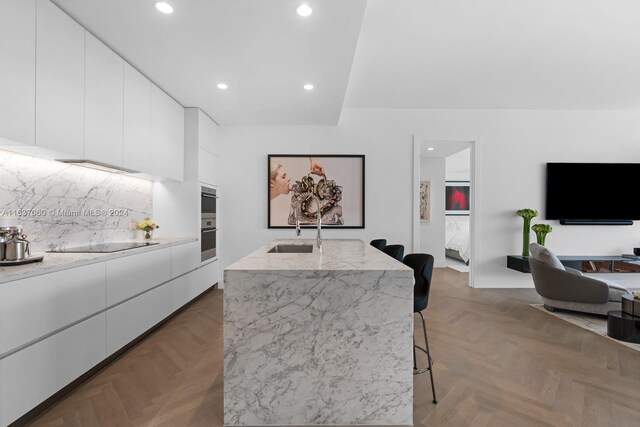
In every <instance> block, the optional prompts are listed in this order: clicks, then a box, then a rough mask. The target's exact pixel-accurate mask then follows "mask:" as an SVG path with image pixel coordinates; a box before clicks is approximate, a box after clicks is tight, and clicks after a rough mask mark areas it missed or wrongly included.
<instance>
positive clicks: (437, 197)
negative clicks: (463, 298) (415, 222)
mask: <svg viewBox="0 0 640 427" xmlns="http://www.w3.org/2000/svg"><path fill="white" fill-rule="evenodd" d="M420 180H421V181H431V219H430V220H429V221H420V252H423V253H427V254H431V255H433V257H434V261H435V263H434V266H435V267H445V266H446V262H445V258H444V244H445V241H444V231H445V227H444V218H445V216H444V199H445V197H444V196H445V194H444V181H445V158H444V157H423V158H421V159H420Z"/></svg>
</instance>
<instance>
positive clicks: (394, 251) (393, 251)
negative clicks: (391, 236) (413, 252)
mask: <svg viewBox="0 0 640 427" xmlns="http://www.w3.org/2000/svg"><path fill="white" fill-rule="evenodd" d="M382 252H384V253H385V254H387V255H389V256H390V257H391V258H395V259H397V260H398V261H400V262H402V256H403V255H404V246H402V245H389V246H385V248H384V249H383V250H382Z"/></svg>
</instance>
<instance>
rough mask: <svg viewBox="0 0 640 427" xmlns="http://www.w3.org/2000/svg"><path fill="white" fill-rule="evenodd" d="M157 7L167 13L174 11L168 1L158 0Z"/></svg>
mask: <svg viewBox="0 0 640 427" xmlns="http://www.w3.org/2000/svg"><path fill="white" fill-rule="evenodd" d="M156 9H158V10H159V11H160V12H162V13H165V14H167V15H168V14H170V13H173V6H171V5H170V4H169V3H167V2H166V1H158V2H156Z"/></svg>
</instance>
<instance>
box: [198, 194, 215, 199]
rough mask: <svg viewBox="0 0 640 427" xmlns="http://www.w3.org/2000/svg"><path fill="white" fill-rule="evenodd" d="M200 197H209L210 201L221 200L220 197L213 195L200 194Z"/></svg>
mask: <svg viewBox="0 0 640 427" xmlns="http://www.w3.org/2000/svg"><path fill="white" fill-rule="evenodd" d="M200 195H201V196H202V197H207V198H209V199H219V198H220V197H218V196H213V195H211V194H207V193H200Z"/></svg>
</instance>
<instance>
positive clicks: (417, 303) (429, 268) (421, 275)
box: [403, 254, 438, 403]
mask: <svg viewBox="0 0 640 427" xmlns="http://www.w3.org/2000/svg"><path fill="white" fill-rule="evenodd" d="M433 261H434V259H433V256H432V255H429V254H409V255H407V256H406V257H404V260H403V262H404V264H405V265H406V266H408V267H411V268H412V269H413V276H414V278H415V284H414V285H413V312H414V313H418V314H419V315H420V318H421V319H422V330H423V331H424V343H425V347H424V348H423V347H420V346H418V345H416V337H415V333H414V336H413V375H418V374H423V373H425V372H427V371H429V376H430V377H431V392H432V393H433V403H438V401H437V400H436V387H435V385H434V383H433V365H432V360H431V352H430V351H429V340H428V338H427V325H426V323H425V321H424V316H423V315H422V310H424V309H426V308H427V305H429V290H430V289H431V276H432V275H433ZM416 348H417V349H418V350H420V351H422V352H424V353H425V354H426V355H427V360H428V363H429V365H428V367H427V368H423V369H418V366H417V364H416Z"/></svg>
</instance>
